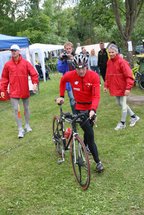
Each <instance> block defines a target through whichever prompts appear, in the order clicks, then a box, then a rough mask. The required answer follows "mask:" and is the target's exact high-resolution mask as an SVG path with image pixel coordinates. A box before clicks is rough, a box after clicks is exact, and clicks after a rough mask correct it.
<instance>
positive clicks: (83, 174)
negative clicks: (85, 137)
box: [71, 135, 90, 190]
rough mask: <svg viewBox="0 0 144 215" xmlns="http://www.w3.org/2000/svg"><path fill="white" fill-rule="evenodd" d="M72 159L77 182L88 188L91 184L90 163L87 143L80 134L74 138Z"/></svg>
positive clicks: (83, 187)
mask: <svg viewBox="0 0 144 215" xmlns="http://www.w3.org/2000/svg"><path fill="white" fill-rule="evenodd" d="M71 160H72V167H73V171H74V175H75V177H76V180H77V182H78V183H79V185H80V186H81V187H82V189H83V190H86V189H88V187H89V184H90V163H89V158H88V154H87V152H86V148H85V144H84V142H83V141H82V140H81V139H80V137H79V136H78V135H76V136H75V138H74V139H73V140H72V144H71Z"/></svg>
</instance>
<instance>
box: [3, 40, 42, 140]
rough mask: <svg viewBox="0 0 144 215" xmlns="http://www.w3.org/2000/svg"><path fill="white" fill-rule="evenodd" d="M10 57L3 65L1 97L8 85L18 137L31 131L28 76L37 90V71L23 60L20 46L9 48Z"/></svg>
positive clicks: (15, 45)
mask: <svg viewBox="0 0 144 215" xmlns="http://www.w3.org/2000/svg"><path fill="white" fill-rule="evenodd" d="M10 51H11V56H12V58H11V59H10V60H9V61H8V62H7V63H6V64H5V65H4V68H3V71H2V76H1V85H0V91H1V97H2V98H4V97H5V93H6V91H7V88H8V85H9V96H10V100H11V104H12V106H13V109H14V114H15V119H16V123H17V126H18V138H23V137H24V134H25V132H31V131H32V129H31V127H30V124H29V118H30V112H29V97H30V92H29V83H28V77H29V76H30V77H31V80H32V83H33V90H34V91H36V90H37V84H38V73H37V71H36V70H35V69H34V67H33V66H32V65H31V64H30V63H29V62H28V61H27V60H25V59H24V58H23V57H22V56H21V54H20V47H19V46H18V45H17V44H14V45H12V46H11V48H10ZM20 99H22V101H23V106H24V114H25V130H24V129H23V126H22V118H21V115H20Z"/></svg>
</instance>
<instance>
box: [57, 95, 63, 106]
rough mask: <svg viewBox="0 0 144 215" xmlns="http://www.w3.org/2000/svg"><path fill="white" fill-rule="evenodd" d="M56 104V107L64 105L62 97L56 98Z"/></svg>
mask: <svg viewBox="0 0 144 215" xmlns="http://www.w3.org/2000/svg"><path fill="white" fill-rule="evenodd" d="M56 103H57V104H58V105H61V104H63V103H64V98H63V97H59V98H57V99H56Z"/></svg>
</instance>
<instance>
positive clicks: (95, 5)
mask: <svg viewBox="0 0 144 215" xmlns="http://www.w3.org/2000/svg"><path fill="white" fill-rule="evenodd" d="M65 2H68V1H67V0H55V1H54V0H45V1H44V3H43V5H42V1H41V0H15V1H14V0H1V1H0V33H2V34H8V35H19V36H27V37H29V39H30V41H31V42H32V43H35V42H41V43H54V44H56V43H64V42H65V41H66V40H70V41H72V42H73V43H74V44H75V45H76V43H80V44H81V45H86V44H93V43H98V42H99V41H101V40H103V41H104V42H109V41H111V40H115V41H116V43H117V44H118V45H119V46H121V47H122V46H123V44H126V42H127V41H128V40H130V39H132V40H133V42H134V44H136V43H137V41H138V42H139V43H140V41H141V40H142V39H144V38H143V35H144V30H143V29H144V28H143V18H144V1H143V0H133V1H131V0H125V1H123V0H81V1H80V3H79V4H78V5H77V6H76V7H74V8H71V7H68V8H67V7H63V5H64V3H65Z"/></svg>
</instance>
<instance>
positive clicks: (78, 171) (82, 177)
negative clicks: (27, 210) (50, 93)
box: [53, 104, 90, 190]
mask: <svg viewBox="0 0 144 215" xmlns="http://www.w3.org/2000/svg"><path fill="white" fill-rule="evenodd" d="M59 107H60V116H54V118H53V141H54V143H55V148H56V152H57V153H58V155H59V156H60V157H61V158H60V159H59V160H58V163H59V164H61V163H62V162H64V161H65V152H66V151H67V150H69V149H70V154H71V162H72V167H73V172H74V175H75V177H76V180H77V182H78V183H79V185H80V186H81V188H82V189H83V190H87V189H88V187H89V184H90V162H89V157H88V153H87V151H86V147H85V144H84V142H83V141H82V139H81V138H80V137H79V134H78V132H77V128H76V127H77V124H78V123H80V122H82V118H83V117H84V116H85V114H86V113H80V114H77V115H73V114H71V113H64V112H63V110H62V104H60V105H59ZM87 120H89V118H87V119H86V121H87ZM86 121H85V122H86ZM65 122H68V123H69V124H70V126H71V128H69V135H68V136H67V137H66V136H65V134H66V130H65ZM85 122H83V123H85Z"/></svg>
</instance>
